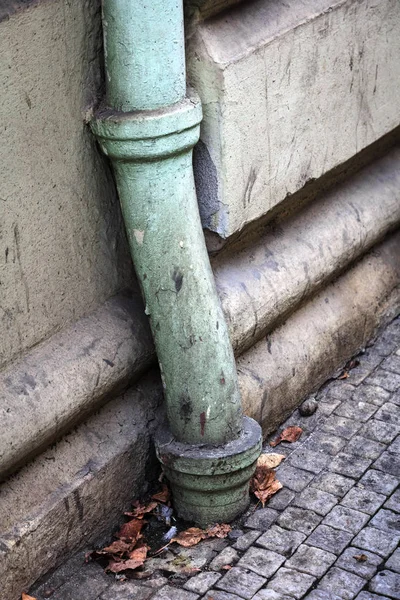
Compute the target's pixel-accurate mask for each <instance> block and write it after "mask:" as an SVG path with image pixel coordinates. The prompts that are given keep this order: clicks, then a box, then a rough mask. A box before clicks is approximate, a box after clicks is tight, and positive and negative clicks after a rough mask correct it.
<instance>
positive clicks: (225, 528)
mask: <svg viewBox="0 0 400 600" xmlns="http://www.w3.org/2000/svg"><path fill="white" fill-rule="evenodd" d="M231 529H232V527H231V526H230V525H227V524H226V523H221V524H220V525H218V524H217V525H214V526H213V527H209V528H208V529H207V531H206V534H207V537H210V538H211V537H217V538H225V537H226V536H227V535H228V533H229V532H230V531H231Z"/></svg>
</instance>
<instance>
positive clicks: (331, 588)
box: [318, 567, 365, 600]
mask: <svg viewBox="0 0 400 600" xmlns="http://www.w3.org/2000/svg"><path fill="white" fill-rule="evenodd" d="M364 585H365V579H363V578H362V577H358V575H355V574H354V573H349V572H348V571H344V570H343V569H339V568H338V567H332V568H331V569H330V570H329V571H328V572H327V574H326V575H325V577H323V578H322V579H321V581H320V582H319V584H318V589H321V590H326V591H328V592H331V593H332V594H334V593H336V594H337V593H339V595H340V597H341V598H343V600H353V598H355V597H356V596H357V594H358V592H360V591H361V590H362V588H363V587H364Z"/></svg>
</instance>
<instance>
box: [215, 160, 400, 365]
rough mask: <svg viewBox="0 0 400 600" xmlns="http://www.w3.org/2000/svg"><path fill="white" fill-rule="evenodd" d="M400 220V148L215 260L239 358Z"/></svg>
mask: <svg viewBox="0 0 400 600" xmlns="http://www.w3.org/2000/svg"><path fill="white" fill-rule="evenodd" d="M399 222H400V149H398V148H396V149H394V150H392V151H391V152H390V153H389V154H388V155H387V156H385V157H384V158H382V159H380V160H378V161H376V162H375V163H374V164H372V165H370V166H369V167H367V168H364V169H362V170H361V171H360V172H359V173H358V174H357V175H355V176H353V177H352V178H351V179H349V180H347V181H346V182H345V183H343V184H341V185H339V186H336V187H334V188H333V189H332V190H331V191H329V192H327V193H325V194H323V195H322V196H321V197H320V198H319V200H316V201H315V202H313V203H312V204H310V205H309V206H306V207H305V208H304V209H303V210H302V211H301V212H299V213H298V214H295V215H294V216H292V217H289V218H288V219H286V220H284V221H283V222H282V223H279V225H277V226H275V225H274V224H272V225H271V226H269V227H268V226H267V228H266V231H265V232H264V233H263V234H260V235H259V236H258V238H257V239H256V240H255V241H254V242H253V243H250V244H248V245H247V246H245V248H244V249H243V250H242V251H240V252H232V250H231V249H230V248H227V251H222V252H221V253H219V254H218V255H217V257H216V259H215V260H214V261H213V270H214V275H215V279H216V284H217V289H218V294H219V297H220V298H221V302H222V307H223V310H224V313H225V316H226V319H227V321H228V326H229V328H230V332H231V339H232V343H233V347H234V350H235V353H236V354H240V353H242V352H243V351H244V350H246V349H248V348H250V347H251V346H252V345H254V343H255V342H256V341H257V339H259V338H260V337H262V336H263V335H265V333H267V332H268V331H270V330H271V329H272V328H273V326H274V325H276V322H277V321H278V320H282V319H283V318H284V316H285V314H287V313H288V312H290V311H293V307H294V306H295V305H297V304H299V303H301V302H302V301H303V300H304V298H305V297H307V296H309V295H310V293H315V291H316V290H317V289H318V288H319V287H320V286H321V285H323V284H326V282H327V280H329V279H331V278H332V277H334V276H335V274H337V273H339V272H340V271H341V270H342V269H343V268H345V267H347V266H348V265H349V263H351V262H352V261H353V260H355V259H356V258H357V257H358V256H360V255H361V254H362V253H364V252H366V251H367V250H368V248H369V247H370V246H372V245H373V244H375V243H376V242H377V241H378V240H379V239H380V238H382V237H383V235H385V234H386V233H387V232H388V231H389V230H390V229H391V228H393V227H394V226H396V225H397V224H398V223H399Z"/></svg>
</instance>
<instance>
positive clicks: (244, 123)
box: [188, 0, 400, 238]
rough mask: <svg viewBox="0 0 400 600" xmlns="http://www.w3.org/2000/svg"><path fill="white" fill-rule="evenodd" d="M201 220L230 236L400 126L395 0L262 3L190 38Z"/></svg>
mask: <svg viewBox="0 0 400 600" xmlns="http://www.w3.org/2000/svg"><path fill="white" fill-rule="evenodd" d="M188 47H189V58H188V68H189V73H190V79H191V81H192V82H193V84H194V86H195V87H196V89H197V90H198V91H199V93H200V96H201V98H202V101H203V109H204V115H205V116H204V121H203V124H202V134H201V139H202V143H201V144H200V146H199V147H198V149H197V151H196V156H197V164H196V168H197V173H196V179H197V181H196V183H197V187H198V197H199V203H200V209H201V214H202V219H203V225H204V226H205V227H207V228H208V229H210V230H211V231H214V232H216V233H218V234H219V235H220V236H221V237H223V238H226V237H229V236H230V235H232V234H233V233H234V232H236V231H238V230H240V229H241V228H242V227H243V226H244V225H245V224H246V223H249V222H250V221H252V220H254V219H257V218H259V217H260V216H262V215H264V214H266V213H267V212H268V211H269V210H270V209H271V208H273V207H274V206H275V205H277V204H279V203H280V202H281V201H282V200H284V199H285V198H286V197H287V196H289V195H291V194H293V193H294V192H296V191H297V190H299V189H300V188H302V187H303V186H304V184H305V183H306V182H307V181H309V180H312V179H315V178H319V177H320V176H321V175H323V174H324V173H326V172H327V171H329V170H331V169H333V168H335V167H337V166H338V165H340V164H342V163H343V162H344V161H346V160H347V159H349V158H350V157H352V156H353V155H355V154H356V153H357V152H359V151H361V150H362V149H363V148H365V147H366V146H368V145H369V144H371V143H372V142H374V141H375V140H377V139H378V138H379V137H381V136H383V135H384V134H386V133H387V132H389V131H390V130H391V129H393V128H394V127H395V126H397V125H398V124H399V122H400V96H399V94H398V82H399V81H400V60H399V56H400V2H398V0H381V1H380V2H375V0H364V1H362V2H360V1H359V0H301V1H299V0H288V1H286V2H281V0H256V1H254V2H244V3H242V4H240V5H239V6H238V7H237V8H235V10H232V11H228V12H225V13H223V14H221V15H219V16H217V17H214V18H213V19H210V20H206V21H204V22H203V23H200V24H199V26H198V27H197V28H196V31H195V32H194V33H193V35H191V37H190V39H189V43H188Z"/></svg>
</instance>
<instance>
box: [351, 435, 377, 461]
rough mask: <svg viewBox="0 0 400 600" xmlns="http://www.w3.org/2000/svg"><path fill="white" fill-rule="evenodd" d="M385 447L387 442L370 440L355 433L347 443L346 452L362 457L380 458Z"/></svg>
mask: <svg viewBox="0 0 400 600" xmlns="http://www.w3.org/2000/svg"><path fill="white" fill-rule="evenodd" d="M385 449H386V446H385V444H381V443H379V442H375V441H372V440H369V439H368V438H365V437H362V436H360V435H355V436H354V437H352V438H351V440H350V441H349V443H348V444H347V446H346V448H345V452H347V453H348V454H353V455H354V456H359V457H361V458H372V459H375V458H378V456H380V454H382V452H383V451H384V450H385Z"/></svg>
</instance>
